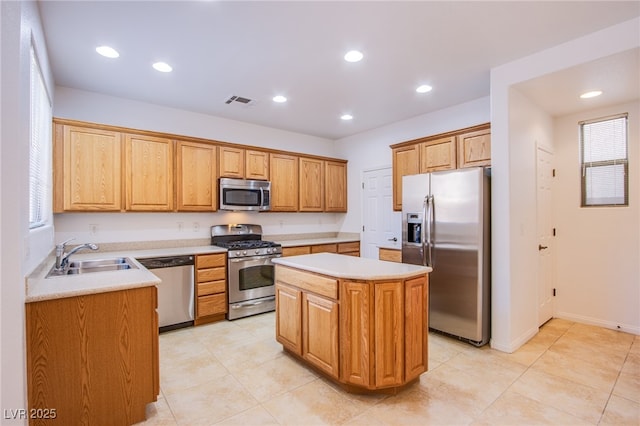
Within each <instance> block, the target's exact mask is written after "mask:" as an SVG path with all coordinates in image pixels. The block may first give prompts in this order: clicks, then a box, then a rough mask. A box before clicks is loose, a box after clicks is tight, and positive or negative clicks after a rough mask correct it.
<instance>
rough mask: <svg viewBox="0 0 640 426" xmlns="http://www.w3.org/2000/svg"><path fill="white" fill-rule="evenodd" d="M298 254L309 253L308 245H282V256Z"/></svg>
mask: <svg viewBox="0 0 640 426" xmlns="http://www.w3.org/2000/svg"><path fill="white" fill-rule="evenodd" d="M300 254H311V247H310V246H298V247H282V256H283V257H284V256H298V255H300Z"/></svg>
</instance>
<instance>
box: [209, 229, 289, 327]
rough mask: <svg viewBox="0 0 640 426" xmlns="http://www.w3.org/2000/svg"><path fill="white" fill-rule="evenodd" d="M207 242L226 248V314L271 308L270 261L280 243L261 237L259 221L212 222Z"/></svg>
mask: <svg viewBox="0 0 640 426" xmlns="http://www.w3.org/2000/svg"><path fill="white" fill-rule="evenodd" d="M211 244H212V245H215V246H218V247H223V248H226V249H227V250H228V253H227V257H228V268H227V277H228V278H227V280H228V292H227V293H228V295H229V311H228V314H227V318H228V319H230V320H233V319H238V318H242V317H246V316H250V315H255V314H261V313H263V312H270V311H273V310H275V308H276V302H275V286H274V282H275V281H274V269H275V268H274V265H273V263H272V262H271V259H273V258H274V257H280V256H282V246H280V244H277V243H274V242H272V241H264V240H263V239H262V226H260V225H249V224H242V225H215V226H212V227H211Z"/></svg>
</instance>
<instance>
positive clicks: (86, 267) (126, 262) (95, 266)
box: [46, 257, 138, 278]
mask: <svg viewBox="0 0 640 426" xmlns="http://www.w3.org/2000/svg"><path fill="white" fill-rule="evenodd" d="M123 269H138V267H137V266H136V265H135V264H134V263H133V261H132V260H131V259H130V258H128V257H114V258H111V259H87V260H74V261H72V262H69V266H68V268H66V269H65V270H64V271H56V270H55V268H54V267H52V268H51V270H50V271H49V273H48V274H47V276H46V278H50V277H59V276H62V275H78V274H87V273H93V272H105V271H120V270H123Z"/></svg>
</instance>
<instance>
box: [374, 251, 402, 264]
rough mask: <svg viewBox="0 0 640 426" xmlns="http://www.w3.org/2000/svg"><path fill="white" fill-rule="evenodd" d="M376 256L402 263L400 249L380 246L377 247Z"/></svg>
mask: <svg viewBox="0 0 640 426" xmlns="http://www.w3.org/2000/svg"><path fill="white" fill-rule="evenodd" d="M378 257H379V259H380V260H387V261H389V262H398V263H402V251H401V250H396V249H386V248H380V249H378Z"/></svg>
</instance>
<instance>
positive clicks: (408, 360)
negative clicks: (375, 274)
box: [404, 276, 429, 380]
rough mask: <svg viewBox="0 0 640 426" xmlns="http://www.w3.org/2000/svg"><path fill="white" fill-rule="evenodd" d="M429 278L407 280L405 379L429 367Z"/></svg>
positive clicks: (405, 303) (415, 375)
mask: <svg viewBox="0 0 640 426" xmlns="http://www.w3.org/2000/svg"><path fill="white" fill-rule="evenodd" d="M428 283H429V278H428V276H423V277H417V278H413V279H410V280H407V281H406V283H405V294H404V297H405V299H404V310H405V311H404V342H405V343H404V344H405V380H412V379H414V378H416V377H418V376H420V374H422V373H423V372H425V371H427V367H428V362H427V361H428V350H427V335H428V333H429V320H428V318H427V310H426V309H425V307H426V306H429V287H428Z"/></svg>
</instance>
